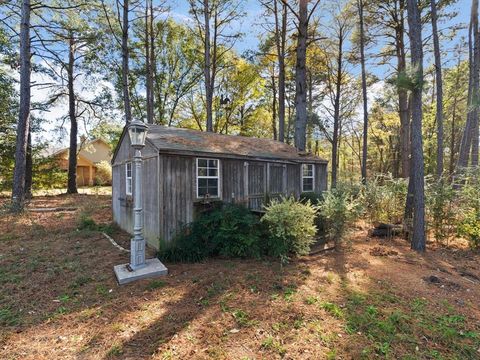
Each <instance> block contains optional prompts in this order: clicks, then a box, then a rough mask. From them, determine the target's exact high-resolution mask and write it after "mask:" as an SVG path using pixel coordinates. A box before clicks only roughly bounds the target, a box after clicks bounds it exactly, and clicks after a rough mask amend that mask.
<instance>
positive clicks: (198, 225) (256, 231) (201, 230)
mask: <svg viewBox="0 0 480 360" xmlns="http://www.w3.org/2000/svg"><path fill="white" fill-rule="evenodd" d="M261 234H262V230H261V227H260V222H259V220H258V218H257V217H256V216H255V215H254V214H252V212H251V211H250V210H248V209H247V208H246V207H244V206H239V205H233V204H227V205H224V206H223V207H220V208H215V209H213V210H211V211H209V212H204V213H203V214H201V215H199V217H198V219H197V220H195V221H194V222H192V223H191V224H189V225H187V226H185V227H184V228H182V229H181V230H180V232H179V233H178V235H177V236H176V237H175V238H174V239H173V241H172V243H171V244H169V245H168V246H165V247H164V248H163V249H161V252H160V255H159V256H160V257H161V258H162V259H165V260H168V261H187V262H197V261H201V260H203V259H205V258H206V257H208V256H217V255H220V256H224V257H240V258H246V257H260V255H261V248H260V235H261Z"/></svg>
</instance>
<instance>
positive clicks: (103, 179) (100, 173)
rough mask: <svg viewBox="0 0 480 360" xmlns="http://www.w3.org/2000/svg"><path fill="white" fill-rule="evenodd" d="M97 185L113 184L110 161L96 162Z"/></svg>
mask: <svg viewBox="0 0 480 360" xmlns="http://www.w3.org/2000/svg"><path fill="white" fill-rule="evenodd" d="M96 168H97V171H96V173H95V185H111V184H112V166H111V165H110V163H109V162H108V161H101V162H99V163H98V164H96Z"/></svg>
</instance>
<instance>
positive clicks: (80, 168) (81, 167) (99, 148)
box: [50, 138, 112, 186]
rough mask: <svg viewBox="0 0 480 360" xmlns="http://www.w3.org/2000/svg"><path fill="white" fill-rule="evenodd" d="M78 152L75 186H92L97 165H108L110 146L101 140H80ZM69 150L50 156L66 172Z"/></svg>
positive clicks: (58, 151)
mask: <svg viewBox="0 0 480 360" xmlns="http://www.w3.org/2000/svg"><path fill="white" fill-rule="evenodd" d="M79 149H80V151H79V152H78V155H77V186H92V185H94V183H95V176H96V173H97V164H98V163H100V162H102V161H107V162H108V163H110V161H111V159H112V151H111V150H110V146H109V145H108V144H107V143H106V142H105V141H103V140H102V139H95V140H92V141H86V140H85V139H84V138H82V139H81V141H80V144H79ZM68 153H69V148H64V149H60V150H57V151H55V152H54V153H53V154H51V155H50V156H52V157H55V158H57V159H58V165H59V167H60V168H61V169H62V170H65V171H68Z"/></svg>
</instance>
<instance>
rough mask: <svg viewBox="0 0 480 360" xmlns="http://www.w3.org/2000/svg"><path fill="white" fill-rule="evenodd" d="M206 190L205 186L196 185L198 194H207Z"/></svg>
mask: <svg viewBox="0 0 480 360" xmlns="http://www.w3.org/2000/svg"><path fill="white" fill-rule="evenodd" d="M207 193H208V190H207V188H206V187H200V186H199V187H198V196H205V195H207Z"/></svg>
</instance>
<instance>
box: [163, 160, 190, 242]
mask: <svg viewBox="0 0 480 360" xmlns="http://www.w3.org/2000/svg"><path fill="white" fill-rule="evenodd" d="M159 176H160V181H159V183H158V186H159V189H160V232H159V235H160V237H161V239H162V241H165V242H169V241H170V240H171V239H172V238H173V237H174V236H175V234H176V232H177V231H178V230H179V229H181V228H182V226H184V225H186V224H188V223H190V222H192V220H193V202H194V199H195V196H196V194H195V191H196V187H195V184H196V178H195V158H193V157H187V156H175V155H163V154H161V155H160V172H159Z"/></svg>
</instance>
